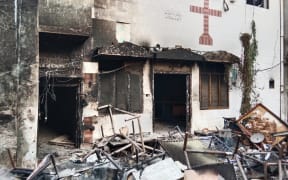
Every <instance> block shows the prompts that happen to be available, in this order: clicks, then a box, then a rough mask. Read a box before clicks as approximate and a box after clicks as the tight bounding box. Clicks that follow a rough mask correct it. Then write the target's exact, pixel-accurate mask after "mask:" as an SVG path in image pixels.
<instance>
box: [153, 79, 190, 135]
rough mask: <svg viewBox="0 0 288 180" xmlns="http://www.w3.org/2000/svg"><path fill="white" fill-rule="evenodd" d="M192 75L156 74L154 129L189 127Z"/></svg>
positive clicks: (185, 128) (164, 129) (183, 129)
mask: <svg viewBox="0 0 288 180" xmlns="http://www.w3.org/2000/svg"><path fill="white" fill-rule="evenodd" d="M189 79H190V75H187V74H154V121H153V122H154V131H155V132H157V131H158V132H159V131H168V130H169V129H171V128H173V127H175V126H179V127H180V129H181V130H182V131H186V130H187V128H189V120H190V118H189V117H190V110H189V109H190V103H189V102H190V101H189V97H190V95H189V94H190V90H189V89H190V88H189V86H190V83H189V82H190V81H189Z"/></svg>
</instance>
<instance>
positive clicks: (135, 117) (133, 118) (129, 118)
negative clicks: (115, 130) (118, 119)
mask: <svg viewBox="0 0 288 180" xmlns="http://www.w3.org/2000/svg"><path fill="white" fill-rule="evenodd" d="M137 118H140V116H135V117H132V118H129V119H125V122H126V121H131V120H134V119H137Z"/></svg>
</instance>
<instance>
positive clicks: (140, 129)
mask: <svg viewBox="0 0 288 180" xmlns="http://www.w3.org/2000/svg"><path fill="white" fill-rule="evenodd" d="M137 122H138V128H139V133H140V139H141V143H142V148H143V152H144V153H145V145H144V140H143V134H142V127H141V124H140V119H139V118H137Z"/></svg>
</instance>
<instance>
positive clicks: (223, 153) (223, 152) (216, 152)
mask: <svg viewBox="0 0 288 180" xmlns="http://www.w3.org/2000/svg"><path fill="white" fill-rule="evenodd" d="M186 152H187V153H203V154H215V155H225V156H232V155H233V153H232V152H225V151H205V150H191V149H188V150H187V149H186Z"/></svg>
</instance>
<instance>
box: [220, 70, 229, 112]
mask: <svg viewBox="0 0 288 180" xmlns="http://www.w3.org/2000/svg"><path fill="white" fill-rule="evenodd" d="M219 98H220V101H219V103H220V104H219V105H220V106H222V107H228V106H229V103H228V102H229V101H228V99H229V97H228V82H227V77H225V75H222V76H221V77H220V95H219Z"/></svg>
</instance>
